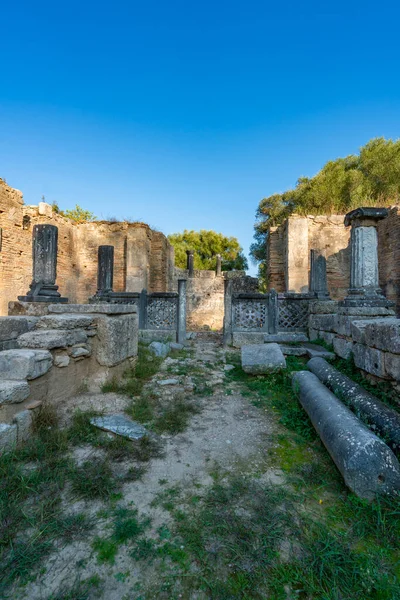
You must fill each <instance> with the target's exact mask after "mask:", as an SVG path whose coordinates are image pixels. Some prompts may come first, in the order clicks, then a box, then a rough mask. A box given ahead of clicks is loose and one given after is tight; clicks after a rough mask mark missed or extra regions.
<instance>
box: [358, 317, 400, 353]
mask: <svg viewBox="0 0 400 600" xmlns="http://www.w3.org/2000/svg"><path fill="white" fill-rule="evenodd" d="M364 340H365V341H364V343H365V344H366V345H367V346H372V347H374V348H378V349H379V350H386V351H387V352H392V353H393V354H400V319H395V318H387V319H374V320H372V321H370V322H369V323H368V322H367V324H366V326H365V334H364Z"/></svg>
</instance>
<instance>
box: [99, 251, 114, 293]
mask: <svg viewBox="0 0 400 600" xmlns="http://www.w3.org/2000/svg"><path fill="white" fill-rule="evenodd" d="M97 256H98V260H97V295H98V296H103V295H105V294H108V293H110V292H112V287H113V277H114V246H99V249H98V254H97Z"/></svg>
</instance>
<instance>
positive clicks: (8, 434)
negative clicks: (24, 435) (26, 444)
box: [0, 423, 17, 452]
mask: <svg viewBox="0 0 400 600" xmlns="http://www.w3.org/2000/svg"><path fill="white" fill-rule="evenodd" d="M16 445H17V426H16V425H15V424H13V425H8V424H7V423H0V452H4V451H5V450H12V449H13V448H14V447H15V446H16Z"/></svg>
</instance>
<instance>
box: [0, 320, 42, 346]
mask: <svg viewBox="0 0 400 600" xmlns="http://www.w3.org/2000/svg"><path fill="white" fill-rule="evenodd" d="M37 321H38V319H37V318H35V317H0V341H6V340H15V339H16V338H17V337H19V336H20V335H22V334H23V333H26V332H28V331H30V330H31V329H32V328H33V327H34V326H35V324H36V323H37Z"/></svg>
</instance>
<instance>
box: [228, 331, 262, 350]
mask: <svg viewBox="0 0 400 600" xmlns="http://www.w3.org/2000/svg"><path fill="white" fill-rule="evenodd" d="M264 338H265V334H264V333H258V332H254V333H251V332H248V333H247V332H245V331H234V332H233V333H232V345H233V346H234V347H235V348H241V347H242V346H247V345H248V344H264V341H265V340H264Z"/></svg>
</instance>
